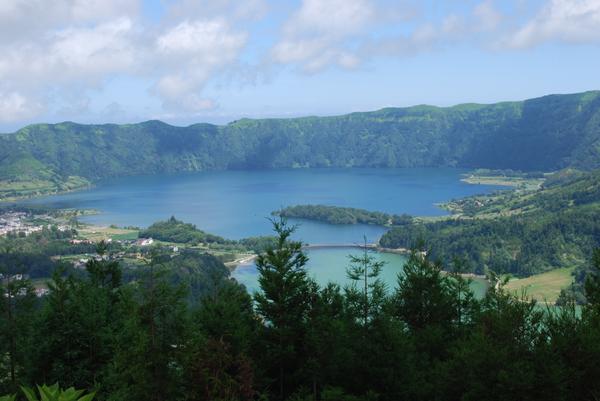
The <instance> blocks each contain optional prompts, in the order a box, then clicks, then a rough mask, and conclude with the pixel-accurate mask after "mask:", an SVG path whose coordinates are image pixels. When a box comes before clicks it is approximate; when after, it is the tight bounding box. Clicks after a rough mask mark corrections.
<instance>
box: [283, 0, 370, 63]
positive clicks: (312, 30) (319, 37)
mask: <svg viewBox="0 0 600 401" xmlns="http://www.w3.org/2000/svg"><path fill="white" fill-rule="evenodd" d="M375 15H376V13H375V9H374V7H373V5H372V4H371V3H370V2H369V1H367V0H303V2H302V5H301V7H300V9H299V10H297V11H296V12H295V13H294V14H293V15H292V16H291V18H290V19H289V20H288V21H287V22H286V23H285V25H284V26H283V38H282V39H281V40H280V41H279V42H278V43H277V44H276V45H275V46H274V48H273V50H272V58H273V60H274V61H276V62H278V63H297V64H298V65H300V66H301V68H303V69H304V70H305V71H308V72H314V71H317V70H320V69H322V68H324V67H326V66H328V65H331V64H335V65H338V66H341V67H345V68H353V67H355V66H356V65H357V64H359V62H360V60H359V58H358V56H357V55H356V54H355V53H354V51H353V49H352V43H351V41H352V39H353V38H355V37H357V36H359V35H361V34H364V31H365V30H366V28H368V27H369V25H370V24H371V23H372V22H374V17H375Z"/></svg>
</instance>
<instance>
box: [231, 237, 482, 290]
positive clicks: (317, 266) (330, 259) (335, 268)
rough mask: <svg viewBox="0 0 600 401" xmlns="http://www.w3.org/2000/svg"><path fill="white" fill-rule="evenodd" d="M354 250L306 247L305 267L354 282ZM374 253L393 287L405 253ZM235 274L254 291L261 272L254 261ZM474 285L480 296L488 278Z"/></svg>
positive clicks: (318, 275) (327, 278) (319, 278)
mask: <svg viewBox="0 0 600 401" xmlns="http://www.w3.org/2000/svg"><path fill="white" fill-rule="evenodd" d="M351 254H352V255H356V256H360V255H361V252H360V250H359V249H356V248H330V249H326V248H325V249H324V248H319V249H310V250H308V251H307V255H308V257H309V260H308V263H307V266H306V268H307V270H308V273H309V275H310V276H311V277H312V278H314V279H315V281H316V282H317V283H319V284H320V285H321V286H324V285H326V284H327V283H329V282H334V283H337V284H340V285H341V286H342V287H343V286H344V285H346V284H350V283H351V280H348V277H347V276H346V268H347V267H348V266H349V263H348V255H351ZM373 256H375V258H376V259H377V260H381V261H384V262H385V265H384V266H383V268H382V269H381V274H380V278H381V280H382V281H383V282H384V283H385V284H386V286H387V288H388V290H391V289H394V288H395V287H396V286H397V282H398V275H399V274H401V273H402V267H403V266H404V263H405V262H406V257H405V256H404V255H398V254H394V253H374V254H373ZM232 276H233V277H234V278H235V279H236V280H237V281H238V282H239V283H241V284H244V285H245V286H246V288H247V289H248V291H250V292H251V293H252V292H254V291H256V290H258V288H259V285H258V273H257V271H256V266H255V265H254V263H248V264H245V265H241V266H238V268H236V269H235V270H234V271H233V273H232ZM471 289H472V290H473V292H474V293H475V295H476V296H477V297H478V298H481V297H483V295H484V294H485V291H486V289H487V283H486V282H485V280H482V279H475V280H473V282H472V283H471Z"/></svg>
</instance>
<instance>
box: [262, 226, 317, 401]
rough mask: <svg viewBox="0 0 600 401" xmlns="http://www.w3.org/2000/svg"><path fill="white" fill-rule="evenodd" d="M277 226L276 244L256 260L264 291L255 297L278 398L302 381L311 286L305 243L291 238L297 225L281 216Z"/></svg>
mask: <svg viewBox="0 0 600 401" xmlns="http://www.w3.org/2000/svg"><path fill="white" fill-rule="evenodd" d="M273 229H274V230H275V233H276V234H277V243H276V245H275V246H274V247H271V248H269V249H267V251H266V252H265V253H263V254H261V255H259V257H258V258H257V260H256V267H257V270H258V273H259V279H258V281H259V284H260V288H261V291H260V292H258V293H256V294H255V296H254V298H255V301H256V309H257V312H258V315H259V317H260V318H261V319H262V320H263V322H264V328H263V330H264V331H263V341H264V342H263V344H262V346H263V347H264V348H263V349H264V355H263V357H264V359H265V360H264V366H266V367H273V368H275V372H271V373H272V376H271V377H273V378H274V380H273V384H274V387H275V388H276V389H277V390H276V394H277V397H278V398H277V399H279V400H284V399H285V398H286V396H287V395H289V394H291V392H292V391H293V390H294V387H295V386H296V385H297V384H298V383H299V382H300V378H299V375H300V372H301V370H302V366H303V363H304V356H303V352H302V351H303V348H304V344H305V341H304V340H305V329H306V327H305V325H306V320H307V315H308V312H309V306H310V299H311V294H310V292H311V291H310V289H311V285H310V280H309V279H308V277H307V274H306V270H305V265H306V262H307V261H308V257H307V256H306V255H305V254H304V252H303V251H302V243H301V242H298V241H292V240H291V239H290V236H291V235H292V233H293V232H294V231H295V227H294V226H289V225H288V224H287V221H286V220H285V219H284V218H281V217H280V218H279V220H273ZM269 370H270V369H269Z"/></svg>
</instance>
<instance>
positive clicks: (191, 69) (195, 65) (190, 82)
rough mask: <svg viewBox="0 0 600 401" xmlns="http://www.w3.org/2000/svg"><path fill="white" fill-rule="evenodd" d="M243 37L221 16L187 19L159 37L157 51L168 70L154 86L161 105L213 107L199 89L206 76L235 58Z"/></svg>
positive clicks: (197, 108)
mask: <svg viewBox="0 0 600 401" xmlns="http://www.w3.org/2000/svg"><path fill="white" fill-rule="evenodd" d="M246 41H247V35H246V34H245V33H240V32H235V31H233V30H232V29H231V28H230V27H229V24H228V23H227V22H226V21H225V20H223V19H213V20H200V21H193V22H190V21H187V20H186V21H184V22H182V23H180V24H178V25H177V26H175V27H173V28H172V29H170V30H169V31H167V32H165V33H164V34H163V35H161V36H160V37H158V38H157V40H156V53H157V54H158V56H159V57H160V59H161V60H162V61H159V62H161V63H162V64H163V66H164V67H166V68H165V70H168V71H169V74H166V75H163V76H162V77H161V78H160V79H159V81H158V83H157V85H156V87H155V90H156V92H157V93H158V94H159V95H160V96H161V97H162V98H163V100H164V105H165V106H166V107H167V108H183V109H185V110H188V111H198V110H205V109H207V108H212V107H214V102H213V101H211V100H208V99H203V98H202V97H200V96H199V94H198V93H199V92H200V91H201V90H202V88H203V86H204V85H205V84H206V81H207V80H208V79H209V77H211V76H212V75H213V74H214V73H217V72H218V70H219V69H221V68H223V67H225V66H227V65H229V64H231V63H234V62H235V60H236V59H237V57H238V56H239V53H240V51H241V50H242V48H243V47H244V46H245V44H246Z"/></svg>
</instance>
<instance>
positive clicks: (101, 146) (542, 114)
mask: <svg viewBox="0 0 600 401" xmlns="http://www.w3.org/2000/svg"><path fill="white" fill-rule="evenodd" d="M332 166H335V167H350V166H355V167H358V166H360V167H422V166H460V167H481V168H492V169H514V170H522V171H532V170H536V171H551V170H557V169H561V168H565V167H569V166H573V167H577V168H580V169H592V168H595V167H600V92H598V91H594V92H585V93H581V94H573V95H551V96H545V97H542V98H538V99H532V100H527V101H524V102H505V103H498V104H492V105H475V104H467V105H459V106H454V107H448V108H439V107H433V106H415V107H409V108H386V109H382V110H379V111H374V112H367V113H352V114H347V115H343V116H335V117H304V118H292V119H262V120H250V119H243V120H239V121H235V122H232V123H230V124H227V125H224V126H217V125H211V124H195V125H191V126H188V127H175V126H171V125H168V124H165V123H162V122H160V121H148V122H144V123H139V124H127V125H114V124H105V125H81V124H75V123H71V122H65V123H60V124H37V125H31V126H28V127H25V128H23V129H21V130H19V131H17V132H15V133H13V134H6V135H0V176H1V177H0V179H1V180H2V182H3V183H7V182H22V181H30V180H55V181H56V180H57V179H58V180H59V181H66V180H67V178H68V177H82V178H83V179H85V180H90V181H94V180H97V179H100V178H105V177H112V176H122V175H135V174H152V173H159V172H182V171H200V170H208V169H242V168H243V169H263V168H285V167H332ZM55 186H58V184H56V185H55Z"/></svg>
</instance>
